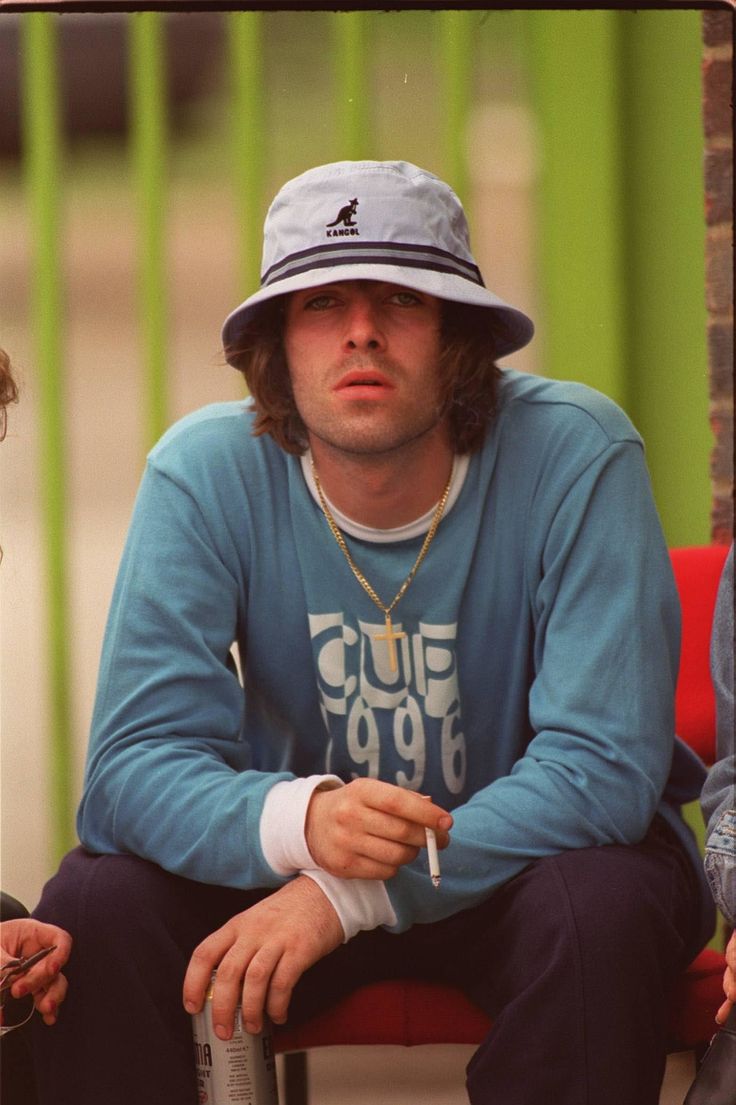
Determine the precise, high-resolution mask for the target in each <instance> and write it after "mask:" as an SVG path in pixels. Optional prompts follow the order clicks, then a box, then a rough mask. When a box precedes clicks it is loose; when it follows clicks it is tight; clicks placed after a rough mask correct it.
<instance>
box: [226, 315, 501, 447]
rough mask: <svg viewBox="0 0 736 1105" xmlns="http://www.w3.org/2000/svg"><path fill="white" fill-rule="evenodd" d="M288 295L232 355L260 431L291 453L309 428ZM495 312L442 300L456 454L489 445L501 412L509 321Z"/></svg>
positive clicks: (444, 376) (447, 401)
mask: <svg viewBox="0 0 736 1105" xmlns="http://www.w3.org/2000/svg"><path fill="white" fill-rule="evenodd" d="M285 303H286V297H285V296H281V297H280V298H277V299H273V300H270V301H269V302H267V303H264V304H263V306H262V307H261V309H260V310H259V311H258V313H257V315H256V316H255V318H254V320H253V322H252V323H251V325H250V326H249V327H248V328H247V329H246V330H245V331H244V332H243V334H242V336H241V341H240V342H239V343H238V346H237V347H235V348H228V349H227V356H228V360H229V361H230V363H231V364H233V365H234V366H235V367H236V368H237V369H238V371H239V372H242V374H243V376H244V377H245V381H246V383H247V385H248V390H249V391H250V394H251V396H252V398H253V405H254V409H255V413H256V418H255V423H254V426H253V433H254V435H256V436H259V435H260V434H270V435H271V437H273V438H274V439H275V441H276V442H278V444H279V445H280V446H281V448H282V449H284V450H285V451H286V452H287V453H294V454H301V453H304V452H305V450H306V448H307V443H308V439H307V431H306V427H305V426H304V423H303V422H302V419H301V417H300V415H299V411H298V410H297V408H296V404H295V402H294V396H293V392H292V389H291V380H290V378H289V368H288V365H287V363H286V354H285V351H284V344H283V330H284V318H285ZM488 315H489V312H488V311H487V310H486V309H485V308H484V307H474V306H470V305H468V304H464V303H455V302H451V301H449V300H443V301H442V323H441V343H440V380H441V388H442V398H443V409H444V411H445V412H446V414H447V418H448V424H449V427H450V437H451V441H452V446H453V448H454V450H455V452H456V453H473V452H475V451H476V450H477V449H479V448H480V446H481V444H482V443H483V438H484V436H485V432H486V429H487V427H488V425H489V423H490V421H491V419H492V418H493V415H494V413H495V410H496V390H497V389H496V385H497V380H498V378H499V376H500V374H501V370H500V369H499V367H498V365H497V364H496V360H495V350H496V340H495V338H496V335H497V336H498V337H499V338H500V337H501V332H502V331H501V327H502V323H498V322H496V321H494V323H493V326H489V322H488Z"/></svg>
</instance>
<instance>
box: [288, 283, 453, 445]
mask: <svg viewBox="0 0 736 1105" xmlns="http://www.w3.org/2000/svg"><path fill="white" fill-rule="evenodd" d="M440 317H441V304H440V300H439V299H437V298H436V297H435V296H432V295H427V294H425V293H423V292H414V291H411V290H410V289H409V288H403V287H401V286H400V285H398V284H388V283H383V282H380V281H374V280H348V281H342V282H339V283H335V284H324V285H322V286H321V287H318V288H310V289H309V290H308V291H303V292H294V293H293V294H292V295H291V296H290V298H289V301H288V304H287V308H286V321H285V326H284V348H285V350H286V359H287V363H288V366H289V374H290V376H291V383H292V388H293V392H294V400H295V402H296V406H297V409H298V410H299V413H300V415H301V417H302V421H303V422H304V425H305V426H306V427H307V430H308V433H309V439H310V444H312V446H313V447H314V444H315V439H316V440H317V441H319V442H324V443H326V444H327V445H329V446H331V447H333V448H336V449H339V450H341V451H343V452H347V453H353V454H362V455H376V454H380V453H386V452H391V451H395V450H398V449H401V448H402V447H403V446H406V445H409V444H411V443H414V442H420V441H424V440H426V441H427V442H428V443H429V442H431V441H433V440H434V439H435V438H437V439H438V440H439V439H440V438H441V439H442V440H446V438H445V429H444V420H443V419H442V416H441V412H440V391H439V379H438V364H439V350H440Z"/></svg>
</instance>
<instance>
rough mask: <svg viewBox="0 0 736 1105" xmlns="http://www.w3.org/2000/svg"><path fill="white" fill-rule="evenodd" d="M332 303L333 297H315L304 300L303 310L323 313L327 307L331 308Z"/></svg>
mask: <svg viewBox="0 0 736 1105" xmlns="http://www.w3.org/2000/svg"><path fill="white" fill-rule="evenodd" d="M334 302H335V297H334V296H331V295H315V296H313V297H312V298H311V299H308V300H306V302H305V304H304V309H305V310H307V311H325V310H327V308H328V307H331V306H332V305H333V303H334Z"/></svg>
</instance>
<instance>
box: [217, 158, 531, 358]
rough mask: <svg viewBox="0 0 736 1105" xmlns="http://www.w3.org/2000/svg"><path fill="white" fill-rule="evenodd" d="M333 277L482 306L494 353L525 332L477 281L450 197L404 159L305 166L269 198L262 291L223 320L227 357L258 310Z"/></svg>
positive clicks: (527, 335) (526, 336) (521, 317)
mask: <svg viewBox="0 0 736 1105" xmlns="http://www.w3.org/2000/svg"><path fill="white" fill-rule="evenodd" d="M339 280H382V281H388V282H390V283H393V284H401V285H403V286H404V287H406V288H411V289H412V290H413V291H420V292H426V293H429V294H431V295H434V296H437V297H439V298H440V299H448V300H451V301H453V302H456V303H467V304H471V305H473V306H475V307H485V308H487V310H488V312H489V323H490V324H491V325H492V324H493V321H494V319H495V321H496V323H497V324H500V325H497V326H496V331H495V337H496V354H497V356H504V355H508V354H509V353H513V352H514V351H515V350H517V349H521V347H522V346H524V345H526V344H527V342H528V341H530V340H531V337H532V335H533V333H534V324H533V323H532V321H531V319H530V318H528V317H527V315H525V314H524V313H523V311H520V310H518V308H516V307H512V306H510V305H509V304H508V303H504V301H503V300H502V299H499V297H498V296H497V295H494V293H493V292H491V291H489V290H488V289H487V288H486V286H485V284H484V283H483V277H482V276H481V273H480V269H479V268H478V266H477V264H476V263H475V259H474V258H473V255H472V253H471V252H470V240H469V234H468V224H467V220H466V218H465V213H464V211H463V208H462V204H461V203H460V200H459V199H458V197H457V196H456V195H455V193H454V192H453V190H452V189H451V188H450V187H449V186H448V185H447V184H445V183H444V182H443V181H441V180H440V179H439V177H437V176H435V175H434V174H433V173H429V172H427V171H426V170H424V169H420V168H418V167H417V166H416V165H412V164H410V163H409V162H407V161H337V162H334V163H333V164H331V165H320V166H318V167H317V168H314V169H309V170H307V172H305V173H302V174H301V175H300V176H297V177H295V178H294V179H293V180H290V181H288V183H287V184H285V185H284V186H283V188H282V189H281V190H280V191H279V192H278V194H277V195H276V197H275V199H274V200H273V203H272V204H271V206H270V208H269V210H268V214H267V215H266V220H265V223H264V227H263V264H262V268H261V287H260V288H259V290H258V291H257V292H254V293H253V295H251V296H249V297H248V298H247V299H246V300H245V301H244V302H243V303H241V305H240V306H239V307H237V308H236V309H235V310H234V311H233V312H232V313H231V314H230V315H228V317H227V319H226V320H225V323H224V325H223V329H222V341H223V346H224V348H225V352H226V356H227V357H228V359H230V354H231V353H234V352H235V350H236V349H237V344H238V339H239V337H240V335H241V334H242V332H243V331H244V330H245V329H246V328H247V327H248V325H249V324H250V323H252V321H253V319H254V317H255V315H256V313H257V312H258V310H259V308H261V306H262V305H263V304H264V303H266V302H268V301H269V300H271V299H273V298H274V297H276V296H281V295H286V294H287V293H288V292H295V291H302V290H304V289H306V288H313V287H319V286H320V285H321V284H330V283H334V282H336V281H339Z"/></svg>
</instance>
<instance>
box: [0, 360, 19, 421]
mask: <svg viewBox="0 0 736 1105" xmlns="http://www.w3.org/2000/svg"><path fill="white" fill-rule="evenodd" d="M17 401H18V385H17V384H16V382H15V380H14V379H13V372H12V369H11V367H10V357H9V356H8V354H7V353H6V352H5V350H4V349H0V441H2V440H3V438H4V437H5V431H6V429H7V425H8V407H9V406H10V404H11V403H17Z"/></svg>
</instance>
